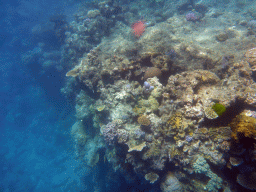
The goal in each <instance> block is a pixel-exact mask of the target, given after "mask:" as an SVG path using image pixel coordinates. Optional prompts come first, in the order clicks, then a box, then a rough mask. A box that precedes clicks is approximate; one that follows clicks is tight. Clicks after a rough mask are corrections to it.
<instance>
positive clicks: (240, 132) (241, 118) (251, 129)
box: [230, 115, 256, 142]
mask: <svg viewBox="0 0 256 192" xmlns="http://www.w3.org/2000/svg"><path fill="white" fill-rule="evenodd" d="M230 127H231V129H232V135H231V136H232V138H234V139H235V140H236V141H237V142H239V140H240V139H243V138H245V137H246V138H255V136H256V119H255V118H253V117H248V116H246V115H237V116H236V118H235V119H233V121H232V122H231V123H230Z"/></svg>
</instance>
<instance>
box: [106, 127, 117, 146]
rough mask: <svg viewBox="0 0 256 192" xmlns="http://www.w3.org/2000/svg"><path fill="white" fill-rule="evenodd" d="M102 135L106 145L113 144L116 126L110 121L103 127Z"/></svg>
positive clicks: (115, 136)
mask: <svg viewBox="0 0 256 192" xmlns="http://www.w3.org/2000/svg"><path fill="white" fill-rule="evenodd" d="M103 136H104V139H105V142H106V144H107V145H114V144H115V142H116V138H117V126H116V124H115V123H113V122H110V123H108V124H107V125H106V127H105V128H104V129H103Z"/></svg>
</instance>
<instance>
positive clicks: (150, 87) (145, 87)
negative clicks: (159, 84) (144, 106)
mask: <svg viewBox="0 0 256 192" xmlns="http://www.w3.org/2000/svg"><path fill="white" fill-rule="evenodd" d="M144 89H145V91H147V92H149V91H152V90H153V89H154V86H151V85H150V84H149V82H147V81H145V82H144Z"/></svg>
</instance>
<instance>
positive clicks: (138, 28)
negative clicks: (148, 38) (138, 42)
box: [132, 20, 146, 37]
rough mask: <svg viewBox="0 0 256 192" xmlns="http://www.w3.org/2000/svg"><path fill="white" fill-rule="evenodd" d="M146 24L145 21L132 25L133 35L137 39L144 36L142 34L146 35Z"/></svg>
mask: <svg viewBox="0 0 256 192" xmlns="http://www.w3.org/2000/svg"><path fill="white" fill-rule="evenodd" d="M145 28H146V26H145V22H144V21H141V20H140V21H137V22H136V23H134V24H133V25H132V30H133V33H134V35H135V36H136V37H140V36H141V35H142V33H144V31H145Z"/></svg>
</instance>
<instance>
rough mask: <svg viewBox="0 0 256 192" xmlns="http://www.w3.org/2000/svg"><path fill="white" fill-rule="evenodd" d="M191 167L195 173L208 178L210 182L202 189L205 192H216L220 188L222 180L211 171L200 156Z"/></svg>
mask: <svg viewBox="0 0 256 192" xmlns="http://www.w3.org/2000/svg"><path fill="white" fill-rule="evenodd" d="M192 167H193V168H194V171H195V173H202V174H204V175H206V176H207V177H209V178H210V180H209V181H208V183H207V184H206V186H205V187H204V189H205V190H207V191H216V192H217V191H218V189H220V188H221V186H222V179H221V178H220V177H218V175H216V174H215V173H213V172H212V171H211V169H210V166H209V164H208V163H207V161H206V160H205V159H204V158H203V157H202V156H199V157H198V158H197V160H196V162H195V163H194V164H193V166H192Z"/></svg>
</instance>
